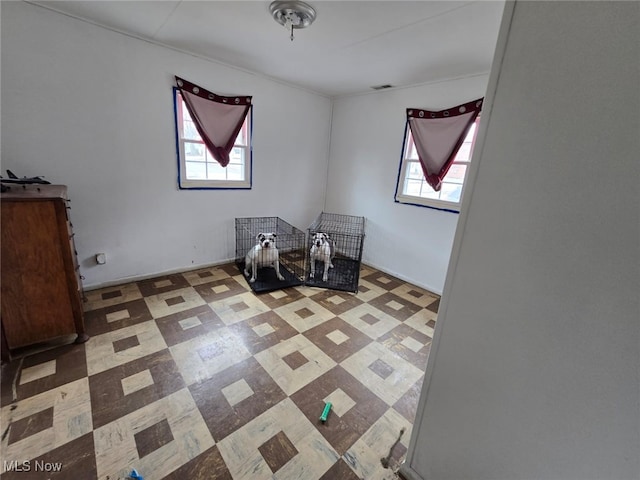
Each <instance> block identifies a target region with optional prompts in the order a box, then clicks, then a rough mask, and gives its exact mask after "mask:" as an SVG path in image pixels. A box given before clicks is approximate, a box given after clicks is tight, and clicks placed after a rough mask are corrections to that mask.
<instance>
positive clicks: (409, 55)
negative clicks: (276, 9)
mask: <svg viewBox="0 0 640 480" xmlns="http://www.w3.org/2000/svg"><path fill="white" fill-rule="evenodd" d="M29 3H32V4H37V5H41V6H44V7H47V8H49V9H52V10H56V11H58V12H62V13H66V14H68V15H71V16H74V17H77V18H81V19H85V20H88V21H90V22H92V23H96V24H98V25H102V26H105V27H108V28H111V29H114V30H117V31H120V32H124V33H128V34H131V35H134V36H137V37H140V38H144V39H148V40H151V41H153V42H156V43H159V44H162V45H167V46H170V47H173V48H177V49H179V50H182V51H186V52H190V53H193V54H196V55H200V56H203V57H207V58H210V59H213V60H216V61H220V62H223V63H226V64H229V65H234V66H236V67H239V68H242V69H245V70H249V71H251V72H255V73H259V74H261V75H265V76H268V77H271V78H275V79H278V80H280V81H283V82H286V83H288V84H293V85H298V86H300V87H303V88H305V89H308V90H311V91H314V92H317V93H320V94H323V95H327V96H331V97H333V96H340V95H348V94H353V93H360V92H366V91H371V87H372V86H377V85H383V84H391V85H393V86H394V87H402V86H407V85H416V84H421V83H427V82H433V81H437V80H441V79H447V78H456V77H462V76H468V75H475V74H480V73H486V72H488V71H489V70H490V67H491V61H492V59H493V53H494V48H495V44H496V39H497V36H498V28H499V26H500V19H501V17H502V10H503V7H504V1H502V0H501V1H489V0H476V1H453V0H451V1H448V0H447V1H428V0H423V1H413V2H408V1H400V0H398V1H366V0H361V1H327V0H323V1H318V0H307V3H309V4H310V5H311V6H313V7H314V8H315V10H316V12H317V18H316V21H315V22H314V23H313V25H311V26H310V27H308V28H306V29H300V30H296V31H295V40H294V41H293V42H292V41H290V39H289V33H290V32H288V31H287V30H286V28H285V27H283V26H282V25H280V24H278V23H277V22H276V21H275V20H273V18H272V17H271V14H270V13H269V4H270V2H269V1H241V0H236V1H191V0H182V1H30V2H29Z"/></svg>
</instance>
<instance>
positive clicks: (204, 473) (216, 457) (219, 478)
mask: <svg viewBox="0 0 640 480" xmlns="http://www.w3.org/2000/svg"><path fill="white" fill-rule="evenodd" d="M200 479H202V480H205V479H215V480H233V477H231V474H230V473H229V470H228V469H227V465H226V464H225V463H224V460H223V458H222V455H220V452H219V451H218V447H215V446H214V447H211V448H210V449H209V450H207V451H206V452H203V453H201V454H200V455H198V456H197V457H195V458H192V459H191V460H189V461H188V462H187V463H185V464H184V465H182V466H181V467H180V468H178V469H177V470H175V471H174V472H173V473H170V474H169V475H167V476H165V477H164V480H200Z"/></svg>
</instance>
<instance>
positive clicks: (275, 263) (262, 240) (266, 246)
mask: <svg viewBox="0 0 640 480" xmlns="http://www.w3.org/2000/svg"><path fill="white" fill-rule="evenodd" d="M256 240H257V242H258V243H257V244H256V245H255V246H254V247H253V248H252V249H251V250H249V251H248V252H247V256H246V257H245V258H244V274H245V275H246V276H247V277H248V276H249V275H251V279H250V280H249V282H251V283H253V282H255V281H256V274H257V271H258V268H260V267H273V268H274V269H275V270H276V275H277V277H278V280H284V277H283V276H282V274H281V273H280V256H279V255H278V249H277V248H276V234H275V233H259V234H258V236H257V237H256Z"/></svg>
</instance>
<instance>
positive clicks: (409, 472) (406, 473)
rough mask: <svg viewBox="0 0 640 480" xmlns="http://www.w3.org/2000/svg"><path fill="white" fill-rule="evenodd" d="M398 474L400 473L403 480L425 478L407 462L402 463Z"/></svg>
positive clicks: (420, 479) (421, 479)
mask: <svg viewBox="0 0 640 480" xmlns="http://www.w3.org/2000/svg"><path fill="white" fill-rule="evenodd" d="M398 475H400V478H402V479H403V480H424V479H423V478H422V477H421V476H420V475H418V474H417V473H416V472H415V471H414V470H413V469H412V468H411V467H410V466H409V465H407V464H406V463H403V464H402V465H400V469H399V470H398Z"/></svg>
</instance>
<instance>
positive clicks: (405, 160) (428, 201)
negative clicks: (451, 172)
mask: <svg viewBox="0 0 640 480" xmlns="http://www.w3.org/2000/svg"><path fill="white" fill-rule="evenodd" d="M473 125H475V129H474V131H473V137H472V139H471V147H470V150H469V159H468V160H465V161H460V160H454V161H453V163H452V164H451V167H453V166H454V165H466V167H467V168H466V170H465V174H464V178H463V180H462V183H461V187H462V188H461V191H460V201H459V202H451V201H448V200H441V199H435V198H425V197H418V196H415V195H407V194H405V193H403V192H404V190H405V183H406V181H407V168H409V165H410V164H411V163H414V162H416V160H415V159H413V158H409V147H410V146H411V144H410V141H411V143H412V142H413V136H412V134H411V129H410V128H409V121H408V120H407V122H406V123H405V127H404V141H403V142H402V152H401V154H400V165H399V167H398V178H397V181H396V191H395V195H394V200H395V202H396V203H401V204H405V205H414V206H417V207H426V208H431V209H435V210H441V211H445V212H451V213H456V214H459V213H460V209H461V207H462V201H463V199H464V192H465V188H466V184H467V180H468V178H469V169H470V167H471V159H472V157H473V150H474V147H475V145H476V140H477V138H478V129H479V127H480V115H478V117H477V118H476V119H475V121H474V123H473ZM465 140H466V137H465ZM464 143H467V142H464ZM464 143H463V144H464ZM418 162H419V160H418ZM447 173H448V172H447ZM445 178H446V177H445ZM422 181H423V185H424V186H426V187H427V188H431V187H430V186H429V184H428V183H426V180H425V179H424V174H423V175H422ZM448 183H451V182H448Z"/></svg>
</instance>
